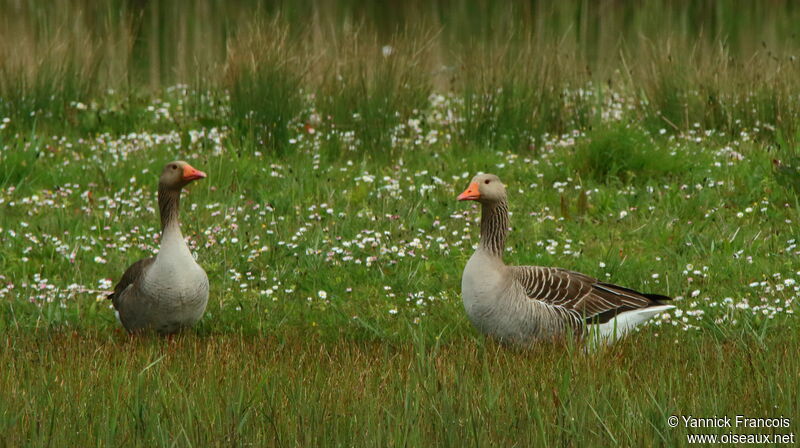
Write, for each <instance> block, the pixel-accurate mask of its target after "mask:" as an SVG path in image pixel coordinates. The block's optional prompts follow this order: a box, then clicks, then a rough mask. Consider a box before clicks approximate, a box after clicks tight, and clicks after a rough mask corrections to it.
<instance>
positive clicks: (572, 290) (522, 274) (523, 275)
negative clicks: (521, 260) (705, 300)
mask: <svg viewBox="0 0 800 448" xmlns="http://www.w3.org/2000/svg"><path fill="white" fill-rule="evenodd" d="M458 199H459V200H474V201H479V202H480V203H481V206H482V211H481V212H482V215H481V239H480V245H479V246H478V249H477V250H476V251H475V253H474V254H473V255H472V257H471V258H470V259H469V261H468V262H467V265H466V266H465V268H464V273H463V276H462V279H461V294H462V299H463V301H464V308H465V309H466V312H467V315H468V316H469V319H470V321H472V323H473V325H475V327H477V328H478V329H479V330H480V331H482V332H483V333H485V334H488V335H490V336H493V337H496V338H498V339H500V340H503V341H508V342H515V343H522V344H527V343H531V342H535V341H538V340H542V339H552V338H554V337H562V336H564V335H566V334H577V335H581V336H583V335H585V334H586V333H587V330H590V329H596V330H597V332H598V333H599V335H600V336H602V337H609V338H611V339H613V338H615V337H617V336H619V335H621V334H624V333H625V332H626V331H628V330H629V329H631V328H633V327H635V326H636V325H638V324H640V323H642V322H644V321H646V320H647V319H649V318H650V317H652V316H654V315H656V314H658V313H660V312H663V311H665V310H667V309H670V308H673V306H671V305H665V304H664V303H663V301H665V300H670V298H669V297H666V296H661V295H657V294H644V293H640V292H637V291H634V290H631V289H628V288H623V287H621V286H617V285H612V284H610V283H603V282H600V281H598V280H597V279H595V278H592V277H589V276H587V275H584V274H581V273H579V272H574V271H569V270H566V269H561V268H553V267H544V266H506V265H505V263H504V262H503V250H504V249H505V243H506V236H507V234H508V203H507V200H506V190H505V186H504V185H503V183H502V182H501V181H500V179H499V178H498V177H497V176H495V175H493V174H482V175H478V176H475V177H474V178H473V179H472V181H471V182H470V185H469V187H468V188H467V190H465V191H464V192H463V193H461V194H460V195H459V196H458Z"/></svg>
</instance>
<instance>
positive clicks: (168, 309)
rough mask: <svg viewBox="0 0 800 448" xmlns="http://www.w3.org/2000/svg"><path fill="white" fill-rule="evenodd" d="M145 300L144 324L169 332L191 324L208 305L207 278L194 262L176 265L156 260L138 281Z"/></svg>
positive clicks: (201, 314)
mask: <svg viewBox="0 0 800 448" xmlns="http://www.w3.org/2000/svg"><path fill="white" fill-rule="evenodd" d="M142 293H143V295H144V296H145V297H147V299H146V300H147V301H148V302H149V306H148V308H149V309H148V310H147V313H146V314H147V317H146V320H147V321H148V322H147V326H148V327H150V328H153V329H155V330H157V331H159V332H161V333H173V332H175V331H178V330H179V329H180V328H182V327H187V326H191V325H193V324H195V323H196V322H197V321H199V320H200V318H201V317H202V316H203V313H204V312H205V309H206V305H207V304H208V277H207V275H206V273H205V271H204V270H203V268H201V267H200V265H198V264H197V263H195V262H194V260H192V262H191V263H186V264H181V265H179V266H176V265H174V264H172V263H159V261H156V263H154V265H153V267H152V269H150V270H149V272H148V275H147V276H146V277H145V279H144V282H143V284H142Z"/></svg>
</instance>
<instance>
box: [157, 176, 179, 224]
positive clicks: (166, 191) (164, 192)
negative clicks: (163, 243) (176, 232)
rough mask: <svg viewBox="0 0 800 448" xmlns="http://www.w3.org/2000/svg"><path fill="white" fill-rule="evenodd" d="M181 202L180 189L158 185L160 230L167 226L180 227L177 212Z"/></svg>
mask: <svg viewBox="0 0 800 448" xmlns="http://www.w3.org/2000/svg"><path fill="white" fill-rule="evenodd" d="M180 204H181V190H180V189H174V188H169V187H166V186H164V185H159V186H158V211H159V214H160V216H161V231H162V232H164V231H165V230H166V229H167V227H178V228H179V227H180V224H179V223H178V214H179V211H180Z"/></svg>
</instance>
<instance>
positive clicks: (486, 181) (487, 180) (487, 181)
mask: <svg viewBox="0 0 800 448" xmlns="http://www.w3.org/2000/svg"><path fill="white" fill-rule="evenodd" d="M489 182H491V181H490V180H489V179H486V180H485V181H483V183H485V184H488V183H489Z"/></svg>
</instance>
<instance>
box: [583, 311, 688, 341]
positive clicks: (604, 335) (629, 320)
mask: <svg viewBox="0 0 800 448" xmlns="http://www.w3.org/2000/svg"><path fill="white" fill-rule="evenodd" d="M673 308H675V306H674V305H659V306H649V307H647V308H639V309H635V310H631V311H625V312H622V313H619V314H617V316H616V317H614V318H613V319H611V320H609V321H608V322H605V323H602V324H597V325H589V326H588V327H587V329H588V330H589V337H590V339H594V340H596V342H605V343H611V342H614V341H616V340H617V339H619V338H621V337H622V336H624V335H625V334H626V333H628V332H629V331H631V330H632V329H634V328H636V327H637V326H639V325H640V324H642V323H643V322H645V321H647V320H649V319H650V318H651V317H653V316H655V315H656V314H660V313H663V312H664V311H668V310H671V309H673Z"/></svg>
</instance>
